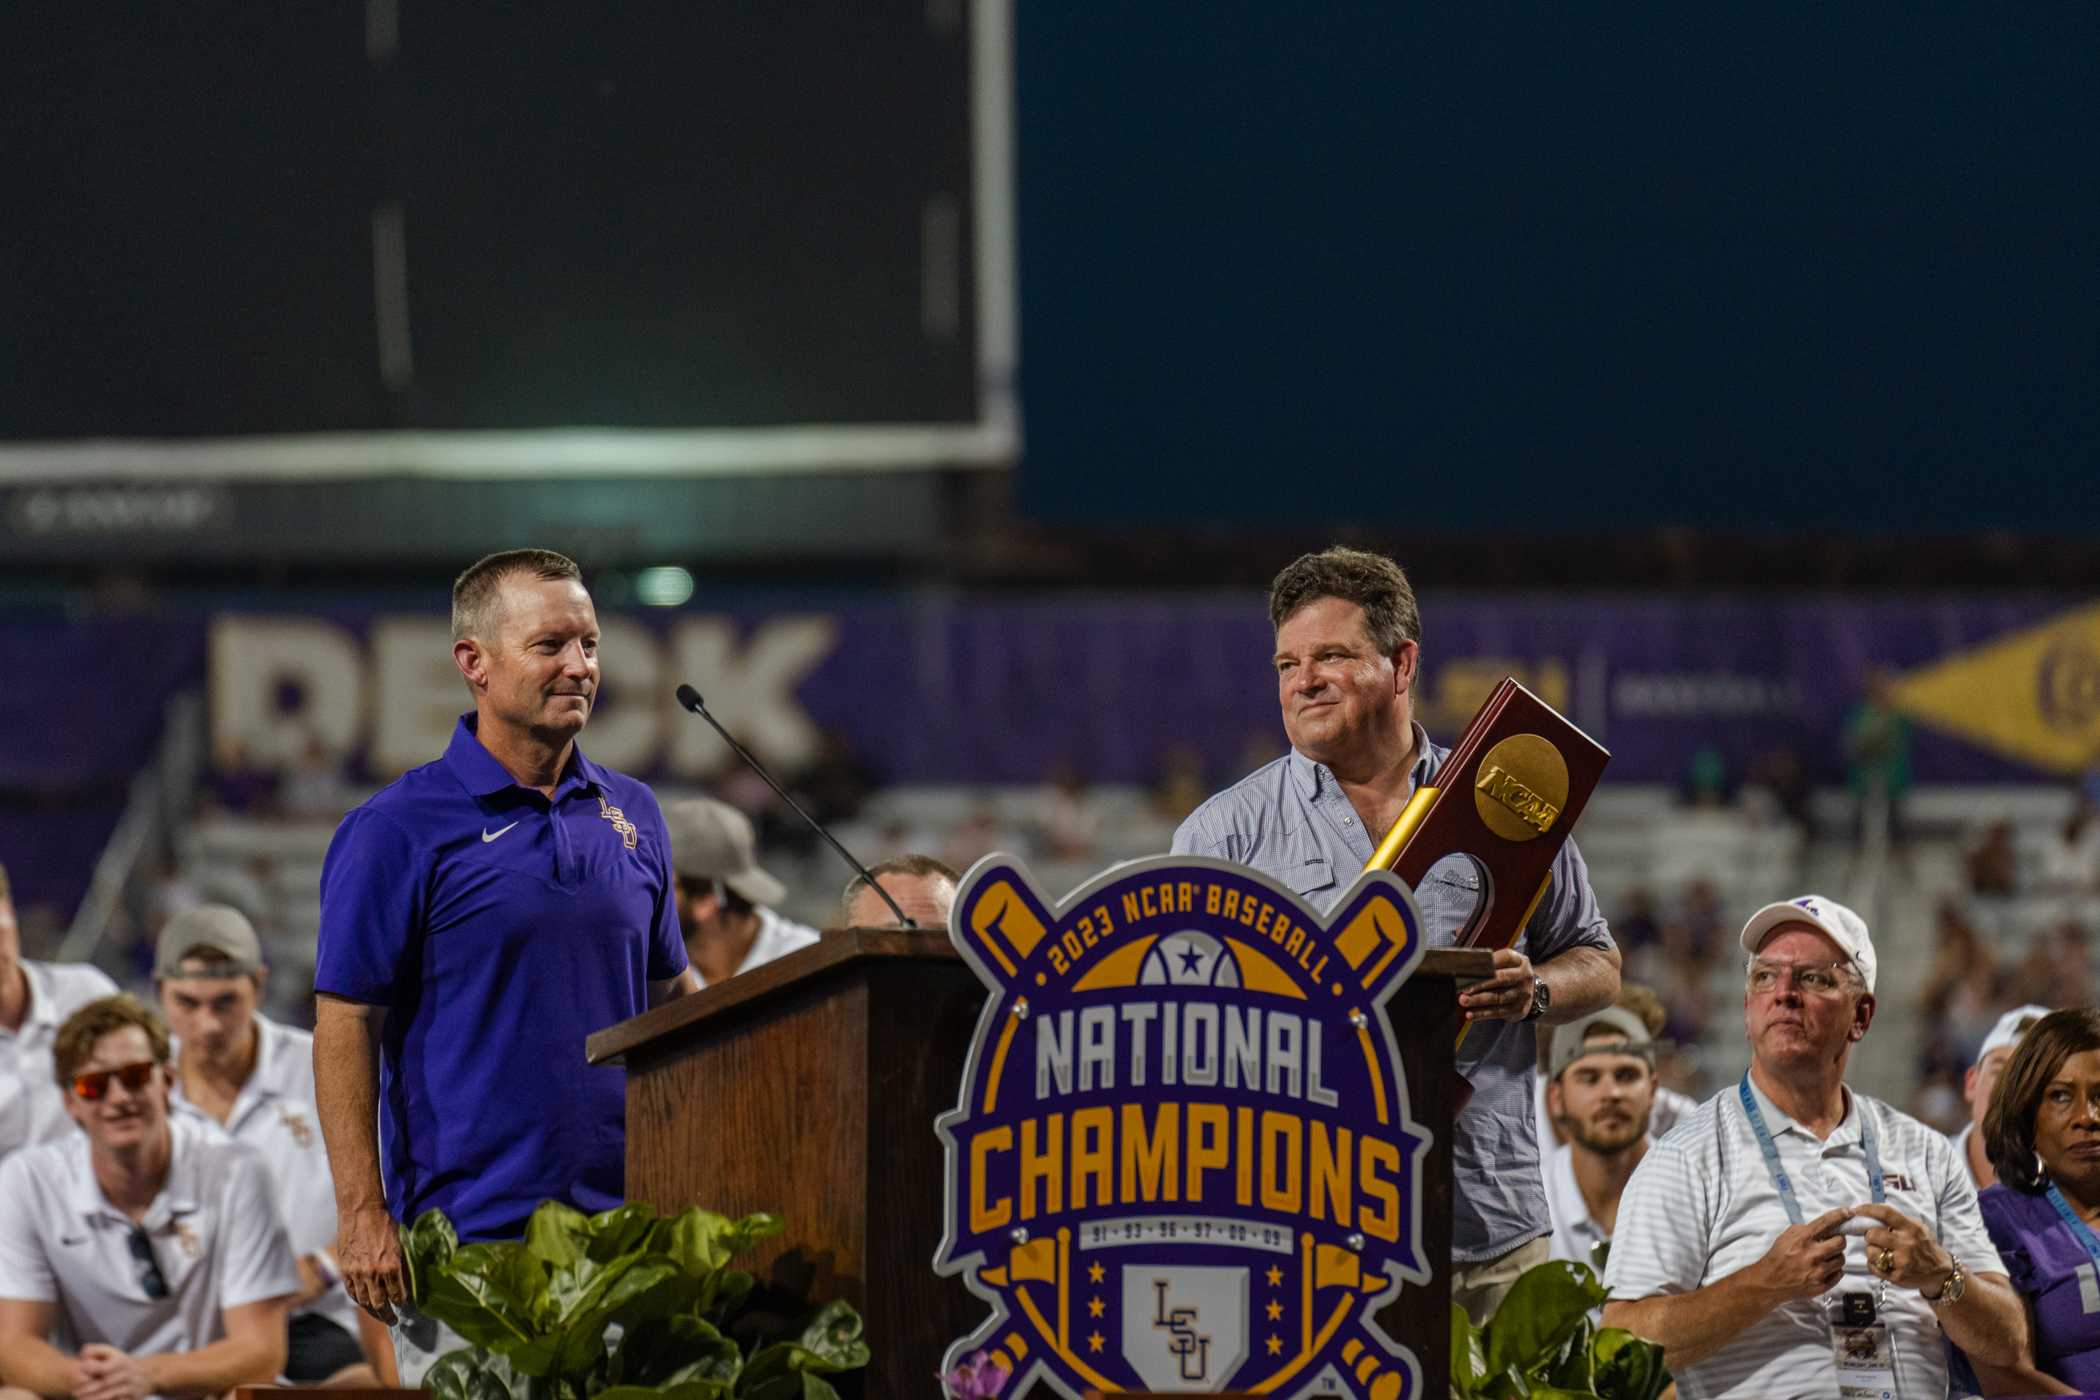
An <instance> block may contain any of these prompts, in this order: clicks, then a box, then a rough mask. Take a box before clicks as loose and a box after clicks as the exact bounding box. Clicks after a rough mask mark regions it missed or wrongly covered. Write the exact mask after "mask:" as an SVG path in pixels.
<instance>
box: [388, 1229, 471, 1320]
mask: <svg viewBox="0 0 2100 1400" xmlns="http://www.w3.org/2000/svg"><path fill="white" fill-rule="evenodd" d="M395 1228H396V1229H398V1230H399V1231H400V1236H401V1258H402V1261H403V1263H404V1264H405V1266H406V1267H407V1269H408V1297H409V1301H410V1302H412V1303H420V1302H421V1301H422V1298H423V1287H424V1281H425V1280H427V1279H428V1278H429V1276H430V1274H431V1273H432V1272H433V1271H434V1270H436V1269H439V1268H442V1267H443V1266H444V1264H445V1263H446V1262H447V1261H448V1260H450V1259H451V1258H452V1252H453V1251H454V1250H456V1249H458V1248H459V1236H458V1235H457V1234H456V1233H454V1231H453V1229H452V1222H451V1221H449V1220H447V1219H446V1218H445V1213H444V1212H443V1211H441V1210H426V1211H424V1212H423V1213H422V1214H421V1215H419V1216H417V1217H416V1219H415V1223H414V1224H412V1225H406V1226H396V1227H395Z"/></svg>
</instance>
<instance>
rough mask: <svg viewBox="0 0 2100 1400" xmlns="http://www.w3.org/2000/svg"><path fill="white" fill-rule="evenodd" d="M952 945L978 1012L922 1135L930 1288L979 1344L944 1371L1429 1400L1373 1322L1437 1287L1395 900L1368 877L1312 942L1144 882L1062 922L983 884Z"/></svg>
mask: <svg viewBox="0 0 2100 1400" xmlns="http://www.w3.org/2000/svg"><path fill="white" fill-rule="evenodd" d="M949 936H950V938H951V939H952V940H953V941H954V943H955V945H956V947H957V948H958V949H959V950H960V951H961V952H962V955H963V957H964V959H965V960H967V961H968V963H969V964H970V966H971V967H972V968H974V969H975V970H976V972H977V975H978V977H979V979H980V980H982V981H983V982H984V984H985V986H986V988H987V989H989V991H990V993H991V995H990V997H989V998H988V999H987V1001H986V1004H985V1009H984V1014H983V1016H982V1017H981V1018H980V1019H979V1021H978V1023H977V1033H976V1039H975V1041H974V1042H973V1044H972V1046H971V1050H970V1056H969V1061H968V1064H967V1066H966V1068H965V1071H964V1077H963V1084H962V1092H961V1096H960V1098H959V1099H958V1100H957V1103H956V1107H955V1109H954V1110H953V1111H952V1112H950V1113H948V1114H945V1115H943V1116H942V1118H941V1119H940V1121H939V1123H938V1125H937V1130H938V1131H939V1133H940V1136H941V1140H942V1142H943V1144H944V1145H945V1147H946V1150H947V1203H946V1215H945V1229H946V1234H945V1237H944V1238H943V1240H942V1242H941V1249H940V1253H939V1255H938V1256H937V1257H936V1259H935V1261H934V1267H935V1268H936V1270H937V1271H939V1272H941V1273H944V1274H954V1273H962V1274H963V1275H965V1281H966V1282H967V1284H968V1286H969V1288H970V1290H971V1291H972V1292H973V1293H975V1294H976V1295H977V1296H979V1297H980V1298H982V1299H984V1300H985V1301H986V1302H987V1303H989V1304H990V1305H991V1317H990V1319H989V1320H988V1321H987V1322H986V1323H985V1324H984V1326H983V1327H981V1328H980V1329H978V1331H977V1332H975V1333H974V1334H973V1335H971V1336H969V1337H967V1338H963V1339H960V1340H958V1341H957V1342H955V1344H954V1345H953V1346H952V1347H951V1348H950V1349H949V1352H948V1356H947V1358H946V1362H945V1366H946V1367H947V1368H950V1369H952V1368H953V1367H955V1366H956V1365H957V1364H959V1362H960V1361H961V1360H962V1359H963V1358H965V1357H968V1356H970V1355H971V1354H973V1353H975V1352H978V1351H981V1350H982V1351H989V1352H990V1353H991V1354H992V1355H993V1357H994V1358H995V1359H997V1360H999V1361H1001V1362H1003V1363H1005V1364H1006V1365H1007V1367H1008V1369H1010V1370H1011V1371H1012V1372H1013V1373H1014V1381H1013V1384H1012V1385H1011V1386H1010V1388H1009V1393H1018V1392H1019V1391H1020V1390H1022V1389H1025V1388H1026V1387H1027V1386H1028V1385H1030V1384H1032V1383H1033V1382H1034V1381H1035V1380H1036V1379H1038V1378H1041V1379H1043V1380H1046V1381H1047V1382H1048V1383H1049V1384H1050V1385H1051V1386H1052V1387H1053V1388H1054V1389H1055V1390H1057V1391H1058V1392H1059V1393H1061V1394H1062V1395H1065V1396H1067V1397H1077V1396H1079V1395H1080V1394H1081V1393H1082V1392H1084V1391H1086V1390H1088V1389H1094V1390H1100V1391H1187V1392H1197V1393H1208V1392H1214V1391H1221V1390H1232V1391H1244V1392H1254V1393H1260V1394H1273V1395H1277V1396H1281V1397H1297V1396H1305V1395H1337V1396H1339V1395H1349V1396H1354V1397H1357V1400H1401V1398H1402V1397H1408V1396H1414V1395H1416V1394H1418V1393H1419V1391H1420V1388H1421V1377H1420V1372H1419V1369H1418V1367H1417V1363H1416V1360H1415V1358H1414V1356H1413V1355H1412V1354H1411V1353H1409V1352H1408V1351H1406V1350H1405V1349H1403V1348H1401V1347H1398V1346H1396V1345H1395V1344H1394V1343H1393V1342H1392V1341H1391V1339H1390V1338H1388V1337H1387V1336H1386V1335H1385V1334H1384V1333H1383V1332H1382V1331H1380V1330H1379V1328H1378V1326H1377V1325H1376V1323H1375V1322H1374V1321H1373V1320H1372V1319H1373V1315H1374V1314H1375V1313H1376V1312H1377V1311H1378V1309H1379V1307H1380V1306H1381V1305H1383V1304H1384V1303H1385V1302H1387V1301H1388V1300H1390V1299H1391V1298H1392V1296H1393V1294H1394V1292H1395V1290H1397V1289H1398V1288H1399V1287H1400V1286H1401V1284H1402V1282H1403V1281H1409V1282H1417V1283H1420V1282H1426V1281H1427V1279H1428V1277H1429V1274H1428V1267H1427V1263H1426V1261H1425V1260H1424V1259H1423V1258H1422V1257H1421V1247H1420V1241H1421V1228H1420V1227H1421V1193H1420V1189H1419V1181H1420V1170H1421V1162H1422V1156H1423V1153H1424V1152H1425V1151H1426V1150H1427V1148H1428V1146H1429V1138H1428V1134H1427V1132H1426V1131H1425V1130H1424V1129H1423V1128H1421V1127H1420V1126H1419V1125H1417V1124H1416V1123H1414V1122H1413V1121H1412V1119H1411V1117H1410V1115H1409V1112H1408V1092H1407V1084H1406V1082H1405V1081H1404V1079H1403V1078H1402V1076H1401V1072H1400V1062H1399V1056H1398V1053H1397V1050H1396V1047H1395V1044H1394V1041H1393V1033H1392V1028H1391V1027H1390V1026H1389V1025H1388V1023H1387V1021H1386V1017H1385V1014H1384V1005H1385V1003H1386V1001H1387V999H1388V998H1390V997H1391V996H1392V994H1393V993H1394V992H1395V991H1396V990H1397V989H1398V988H1399V986H1400V985H1401V983H1402V982H1404V981H1405V980H1406V978H1407V977H1408V975H1409V974H1410V973H1411V972H1412V971H1413V970H1414V968H1415V965H1416V964H1417V963H1418V962H1419V961H1420V959H1421V956H1422V935H1421V924H1420V920H1419V918H1418V916H1417V914H1416V911H1415V907H1414V902H1413V900H1412V898H1411V897H1410V895H1409V893H1408V891H1407V887H1406V886H1405V885H1403V884H1402V883H1401V882H1400V881H1399V880H1397V879H1395V878H1394V877H1392V876H1391V875H1387V874H1384V873H1382V872H1379V873H1371V874H1367V875H1365V876H1364V877H1363V878H1362V879H1361V880H1360V881H1359V882H1358V883H1357V885H1356V886H1355V887H1354V888H1353V889H1352V890H1351V891H1350V892H1349V894H1348V895H1347V896H1346V897H1345V898H1344V899H1343V900H1342V901H1341V903H1340V904H1338V905H1337V906H1336V908H1335V912H1334V914H1333V915H1332V916H1331V917H1328V918H1322V917H1320V916H1319V915H1317V914H1315V913H1314V912H1313V911H1311V910H1310V909H1308V908H1307V907H1306V906H1305V905H1304V904H1302V903H1300V902H1299V900H1298V899H1297V898H1296V897H1295V896H1293V895H1292V894H1291V893H1290V892H1289V891H1287V890H1285V889H1284V888H1283V887H1282V886H1280V885H1278V884H1275V883H1273V882H1271V881H1269V880H1267V879H1265V878H1263V877H1262V876H1260V875H1257V874H1255V873H1254V872H1252V871H1250V870H1248V869H1246V868H1245V867H1242V866H1237V865H1228V864H1226V863H1224V862H1220V861H1208V860H1201V859H1196V858H1192V857H1159V858H1155V859H1151V860H1145V861H1139V862H1135V863H1133V864H1130V865H1124V866H1119V867H1117V868H1115V869H1113V870H1111V871H1108V872H1106V873H1105V874H1103V875H1101V876H1099V877H1098V878H1096V879H1095V880H1093V881H1092V882H1090V883H1089V884H1087V885H1086V886H1084V887H1082V888H1081V889H1079V890H1078V891H1076V892H1075V893H1073V894H1072V895H1071V896H1069V897H1068V898H1066V899H1065V900H1064V901H1062V902H1061V903H1060V902H1057V901H1053V900H1048V899H1045V898H1044V897H1043V896H1041V895H1040V894H1039V893H1038V892H1037V891H1036V890H1035V888H1034V887H1033V886H1032V885H1031V884H1030V882H1029V879H1028V876H1027V875H1026V874H1025V873H1024V872H1023V871H1022V870H1021V869H1020V868H1019V867H1018V866H1017V865H1015V864H1013V863H1011V862H1010V861H1008V860H1006V859H1005V858H1004V857H1000V856H990V857H987V858H986V859H985V860H983V861H980V862H979V863H978V864H977V866H976V867H974V868H973V869H972V870H971V871H970V873H969V875H968V876H967V877H966V878H965V880H964V882H963V888H962V890H961V892H960V894H959V896H958V898H957V900H956V904H955V911H954V914H953V917H952V918H951V920H950V924H949Z"/></svg>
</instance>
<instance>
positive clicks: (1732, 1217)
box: [1604, 1083, 2005, 1400]
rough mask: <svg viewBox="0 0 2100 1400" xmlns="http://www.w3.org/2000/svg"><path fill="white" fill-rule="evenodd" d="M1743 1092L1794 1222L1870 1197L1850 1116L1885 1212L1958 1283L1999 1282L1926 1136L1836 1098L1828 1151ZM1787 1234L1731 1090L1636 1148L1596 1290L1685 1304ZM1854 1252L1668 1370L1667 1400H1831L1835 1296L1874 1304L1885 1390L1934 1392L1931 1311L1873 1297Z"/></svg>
mask: <svg viewBox="0 0 2100 1400" xmlns="http://www.w3.org/2000/svg"><path fill="white" fill-rule="evenodd" d="M1751 1092H1752V1094H1754V1095H1755V1096H1756V1099H1757V1104H1758V1108H1759V1110H1760V1111H1761V1112H1762V1113H1763V1114H1764V1118H1765V1126H1766V1127H1767V1128H1768V1129H1769V1130H1770V1132H1771V1134H1772V1141H1773V1144H1774V1146H1775V1147H1777V1149H1778V1151H1779V1159H1780V1162H1781V1164H1782V1165H1783V1166H1784V1167H1785V1169H1786V1173H1787V1177H1788V1179H1789V1180H1790V1181H1791V1182H1792V1184H1793V1188H1794V1193H1795V1195H1796V1197H1797V1199H1798V1200H1799V1202H1800V1206H1801V1215H1802V1218H1803V1219H1804V1220H1813V1219H1814V1218H1815V1217H1816V1216H1818V1215H1821V1214H1823V1213H1824V1212H1826V1211H1829V1210H1833V1209H1835V1208H1837V1207H1839V1206H1848V1205H1859V1204H1862V1203H1865V1202H1867V1201H1871V1200H1872V1199H1873V1197H1872V1194H1871V1192H1870V1189H1869V1187H1868V1185H1867V1166H1866V1155H1865V1153H1864V1151H1863V1150H1862V1149H1861V1146H1860V1115H1861V1114H1863V1113H1864V1114H1871V1115H1872V1116H1873V1120H1874V1132H1875V1142H1876V1147H1877V1150H1878V1153H1879V1156H1880V1158H1881V1170H1882V1175H1883V1177H1884V1179H1885V1183H1886V1188H1887V1192H1888V1202H1887V1203H1888V1204H1889V1205H1890V1206H1893V1207H1894V1208H1895V1209H1897V1210H1899V1211H1901V1212H1903V1213H1904V1214H1905V1215H1907V1216H1909V1217H1911V1218H1912V1219H1913V1220H1916V1221H1917V1222H1918V1223H1919V1224H1921V1225H1923V1226H1924V1227H1925V1228H1926V1229H1927V1230H1929V1231H1930V1232H1931V1233H1932V1234H1933V1236H1934V1237H1935V1238H1936V1239H1937V1240H1938V1241H1939V1242H1940V1244H1941V1245H1942V1246H1943V1247H1944V1248H1946V1249H1947V1250H1949V1251H1950V1252H1951V1253H1952V1254H1953V1255H1954V1257H1955V1258H1957V1259H1959V1260H1960V1261H1961V1262H1962V1266H1963V1267H1964V1268H1966V1269H1967V1270H1968V1271H1969V1272H1970V1273H1977V1274H1981V1273H1995V1274H2002V1273H2004V1272H2005V1265H2004V1264H2003V1263H2002V1262H2001V1261H2000V1260H1999V1258H1998V1251H1997V1250H1996V1249H1995V1248H1993V1247H1992V1245H1991V1237H1990V1235H1989V1234H1988V1233H1987V1232H1986V1231H1985V1230H1984V1226H1983V1217H1982V1215H1981V1214H1980V1213H1979V1212H1978V1211H1977V1208H1976V1187H1975V1185H1974V1184H1973V1183H1971V1182H1970V1180H1969V1174H1968V1173H1967V1172H1966V1171H1964V1170H1963V1169H1962V1165H1961V1163H1960V1162H1959V1161H1957V1160H1956V1159H1955V1156H1954V1152H1953V1149H1952V1148H1950V1147H1949V1146H1948V1144H1947V1139H1946V1138H1945V1137H1943V1136H1941V1135H1940V1134H1939V1133H1938V1132H1935V1131H1934V1130H1933V1129H1931V1128H1929V1127H1927V1126H1926V1125H1925V1124H1923V1123H1920V1122H1919V1121H1918V1120H1917V1119H1915V1118H1912V1117H1911V1116H1910V1115H1909V1114H1906V1113H1899V1112H1898V1111H1896V1110H1895V1109H1893V1108H1890V1107H1889V1106H1888V1105H1887V1104H1885V1103H1882V1102H1881V1101H1879V1100H1878V1099H1873V1098H1869V1097H1868V1096H1866V1095H1865V1094H1855V1093H1853V1092H1852V1091H1851V1090H1849V1089H1848V1090H1846V1091H1845V1097H1846V1108H1845V1116H1844V1118H1843V1120H1842V1121H1840V1122H1839V1124H1838V1125H1837V1127H1836V1128H1834V1129H1833V1130H1832V1131H1831V1134H1830V1137H1829V1138H1828V1140H1819V1139H1818V1138H1816V1137H1815V1135H1814V1134H1812V1133H1810V1132H1809V1131H1808V1130H1807V1129H1806V1128H1804V1127H1802V1126H1801V1125H1800V1124H1798V1123H1796V1122H1795V1121H1794V1120H1793V1119H1792V1118H1789V1117H1788V1116H1787V1115H1786V1114H1784V1113H1782V1112H1781V1111H1780V1110H1779V1109H1778V1108H1777V1107H1775V1106H1774V1105H1773V1104H1772V1102H1771V1100H1769V1099H1767V1098H1766V1097H1765V1096H1764V1094H1763V1093H1762V1092H1760V1091H1759V1090H1758V1089H1757V1088H1756V1086H1755V1085H1753V1086H1752V1087H1751ZM1790 1223H1791V1222H1790V1221H1789V1220H1788V1218H1787V1213H1786V1207H1785V1205H1784V1204H1783V1203H1782V1202H1781V1199H1780V1195H1779V1191H1778V1189H1777V1188H1776V1187H1775V1186H1774V1185H1773V1184H1772V1178H1771V1174H1770V1173H1769V1172H1767V1171H1766V1170H1765V1160H1764V1155H1763V1153H1762V1152H1761V1151H1760V1150H1759V1148H1758V1143H1757V1136H1756V1134H1755V1133H1754V1132H1753V1131H1752V1130H1751V1127H1750V1122H1749V1119H1748V1117H1747V1116H1746V1115H1745V1114H1744V1112H1743V1105H1742V1101H1741V1099H1740V1098H1739V1097H1738V1095H1737V1089H1736V1085H1735V1084H1733V1083H1731V1084H1730V1085H1729V1086H1728V1087H1727V1088H1726V1089H1723V1090H1722V1091H1721V1092H1720V1093H1718V1094H1716V1095H1714V1097H1712V1098H1710V1099H1708V1100H1707V1101H1706V1102H1705V1103H1703V1104H1701V1105H1699V1107H1698V1108H1696V1109H1694V1110H1693V1111H1692V1113H1691V1114H1690V1115H1689V1116H1687V1117H1686V1118H1684V1119H1683V1120H1681V1121H1680V1122H1679V1123H1678V1125H1677V1127H1676V1130H1675V1131H1673V1132H1672V1133H1670V1134H1669V1135H1668V1136H1667V1137H1665V1138H1663V1139H1662V1141H1660V1142H1658V1143H1656V1144H1655V1145H1654V1146H1653V1147H1651V1148H1649V1149H1648V1155H1647V1156H1646V1157H1643V1158H1642V1159H1641V1164H1640V1166H1638V1167H1636V1168H1635V1169H1634V1173H1633V1179H1632V1180H1631V1181H1630V1182H1628V1183H1627V1185H1626V1192H1625V1194H1624V1195H1623V1196H1621V1197H1620V1198H1619V1219H1618V1232H1617V1234H1616V1235H1614V1236H1613V1239H1612V1246H1611V1259H1610V1262H1609V1263H1608V1265H1607V1266H1606V1268H1605V1274H1604V1284H1605V1287H1606V1288H1607V1289H1608V1290H1609V1291H1610V1295H1611V1297H1613V1298H1615V1299H1625V1300H1635V1299H1640V1298H1649V1297H1654V1296H1656V1295H1658V1294H1682V1293H1689V1292H1691V1291H1692V1290H1694V1289H1697V1288H1703V1287H1705V1286H1706V1285H1708V1284H1711V1283H1714V1282H1717V1281H1718V1280H1720V1279H1723V1278H1726V1277H1727V1276H1728V1275H1730V1274H1733V1273H1735V1272H1737V1271H1738V1270H1741V1269H1744V1268H1747V1267H1748V1266H1749V1265H1751V1264H1754V1263H1756V1262H1757V1261H1758V1260H1759V1259H1762V1258H1763V1257H1764V1256H1765V1252H1766V1251H1767V1250H1769V1249H1770V1248H1771V1247H1772V1242H1773V1241H1774V1240H1775V1239H1777V1238H1778V1237H1779V1234H1780V1232H1781V1231H1783V1230H1785V1229H1786V1228H1787V1226H1788V1225H1789V1224H1790ZM1866 1254H1867V1251H1866V1242H1865V1241H1864V1240H1862V1239H1859V1238H1856V1237H1855V1238H1852V1239H1850V1240H1848V1242H1847V1248H1846V1256H1845V1276H1844V1278H1843V1279H1842V1280H1840V1281H1839V1283H1838V1285H1837V1287H1835V1288H1833V1289H1831V1290H1830V1292H1829V1293H1826V1294H1824V1295H1823V1296H1822V1297H1820V1298H1813V1299H1807V1300H1804V1301H1801V1302H1796V1303H1788V1304H1786V1305H1784V1306H1782V1307H1778V1308H1775V1309H1773V1310H1772V1311H1771V1312H1770V1313H1767V1314H1766V1315H1765V1316H1764V1317H1763V1318H1760V1319H1759V1320H1758V1321H1756V1322H1754V1323H1752V1324H1751V1325H1750V1326H1749V1327H1746V1328H1744V1329H1743V1330H1742V1331H1741V1332H1738V1333H1737V1334H1736V1335H1735V1337H1734V1338H1733V1339H1731V1340H1730V1341H1729V1343H1728V1344H1727V1345H1726V1346H1724V1347H1722V1348H1721V1349H1720V1350H1719V1351H1717V1352H1715V1353H1714V1354H1713V1355H1712V1356H1710V1357H1708V1358H1707V1359H1706V1360H1704V1361H1702V1362H1700V1363H1699V1364H1697V1365H1696V1366H1688V1367H1685V1368H1683V1369H1681V1370H1678V1371H1677V1372H1676V1373H1675V1374H1676V1378H1677V1391H1678V1394H1679V1395H1681V1396H1683V1397H1684V1400H1703V1398H1704V1397H1708V1396H1721V1395H1726V1396H1742V1397H1749V1396H1756V1397H1759V1400H1784V1397H1788V1396H1818V1397H1822V1396H1835V1395H1836V1394H1837V1380H1836V1372H1835V1368H1834V1367H1833V1365H1832V1361H1831V1346H1832V1339H1831V1332H1830V1326H1829V1323H1828V1321H1827V1319H1828V1317H1829V1314H1830V1309H1831V1307H1832V1306H1833V1305H1834V1302H1835V1300H1836V1298H1837V1297H1838V1295H1840V1294H1842V1293H1847V1292H1855V1291H1858V1292H1866V1293H1869V1294H1877V1296H1879V1297H1881V1298H1883V1299H1884V1300H1885V1302H1884V1311H1883V1314H1882V1315H1883V1316H1884V1317H1885V1318H1886V1319H1887V1320H1888V1322H1889V1324H1890V1333H1891V1337H1892V1339H1893V1341H1894V1344H1895V1350H1896V1384H1897V1391H1898V1393H1899V1394H1901V1395H1903V1396H1904V1397H1906V1400H1918V1397H1923V1396H1939V1395H1945V1394H1946V1393H1947V1362H1946V1356H1945V1354H1944V1351H1943V1349H1942V1343H1941V1334H1940V1327H1939V1320H1938V1318H1936V1317H1935V1316H1934V1315H1933V1311H1932V1307H1931V1305H1930V1304H1928V1303H1927V1302H1926V1301H1925V1299H1924V1298H1923V1297H1922V1296H1921V1295H1920V1294H1919V1293H1918V1291H1917V1290H1916V1289H1914V1288H1897V1287H1895V1286H1894V1285H1888V1286H1887V1287H1886V1288H1885V1289H1881V1290H1878V1291H1877V1288H1876V1284H1877V1279H1876V1276H1875V1275H1874V1274H1873V1273H1872V1271H1871V1270H1870V1269H1869V1268H1868V1266H1867V1257H1866Z"/></svg>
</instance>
